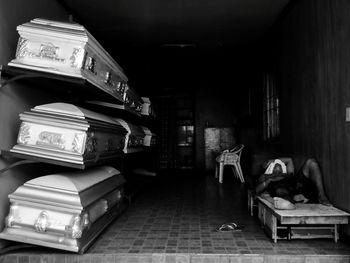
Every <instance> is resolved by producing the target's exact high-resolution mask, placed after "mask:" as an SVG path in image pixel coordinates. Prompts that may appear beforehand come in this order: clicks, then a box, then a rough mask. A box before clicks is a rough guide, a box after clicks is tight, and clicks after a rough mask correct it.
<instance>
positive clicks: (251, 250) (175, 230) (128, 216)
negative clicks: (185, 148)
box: [0, 174, 350, 262]
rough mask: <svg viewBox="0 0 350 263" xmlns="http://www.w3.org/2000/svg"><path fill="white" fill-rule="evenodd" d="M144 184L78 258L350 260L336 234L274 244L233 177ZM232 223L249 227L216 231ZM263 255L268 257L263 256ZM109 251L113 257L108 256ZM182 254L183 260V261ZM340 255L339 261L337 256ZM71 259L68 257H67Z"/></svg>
mask: <svg viewBox="0 0 350 263" xmlns="http://www.w3.org/2000/svg"><path fill="white" fill-rule="evenodd" d="M142 185H143V188H142V190H140V191H139V192H138V193H137V194H136V195H135V196H134V197H133V199H132V203H131V205H130V206H129V208H128V209H127V210H126V211H125V212H124V213H123V214H122V215H121V216H120V217H119V218H118V219H117V220H116V221H115V222H114V223H112V224H111V225H110V226H109V227H108V228H107V229H106V230H105V231H104V232H103V234H102V235H101V236H100V237H99V238H98V240H97V241H96V242H95V243H94V244H93V245H92V247H91V248H90V249H89V250H88V251H87V252H86V253H85V255H84V256H80V258H79V260H78V259H77V261H79V262H80V260H83V261H84V262H85V261H88V262H94V260H92V259H91V257H94V256H95V257H96V256H98V255H103V257H104V259H102V261H108V262H117V260H116V258H115V257H116V255H119V257H127V256H128V255H130V256H132V257H133V258H134V259H135V261H136V262H143V260H140V258H139V256H140V255H151V259H150V262H165V260H164V261H161V260H160V261H155V260H154V257H157V256H158V257H160V258H162V257H165V256H164V255H167V257H169V256H170V257H171V255H173V256H176V259H174V261H172V260H170V261H169V262H196V260H195V258H192V259H191V260H190V259H189V260H187V256H186V255H189V254H191V255H196V258H198V257H204V258H208V257H211V256H217V255H220V256H221V257H222V256H225V255H231V256H232V255H235V257H237V256H239V255H242V256H243V255H244V257H247V256H250V260H248V261H247V262H275V261H273V260H272V261H271V260H270V261H264V259H266V258H267V257H271V256H278V255H279V256H280V259H281V257H288V258H289V259H292V260H293V261H292V262H321V261H317V260H316V259H315V257H314V258H312V259H311V260H309V261H308V260H306V258H305V255H309V256H311V257H312V256H316V257H320V256H322V258H324V257H323V256H324V255H330V256H333V258H332V260H331V261H327V260H326V261H324V262H350V246H349V245H348V244H345V243H343V242H342V241H340V242H339V243H337V244H336V243H334V241H333V240H332V239H324V240H291V241H286V240H280V241H278V242H277V243H276V244H274V243H273V242H272V240H271V239H270V238H268V237H267V236H266V234H265V232H263V230H262V229H261V227H260V225H259V222H258V220H257V218H255V217H251V216H250V215H249V214H248V211H247V206H246V203H247V200H246V189H245V186H244V185H243V184H240V183H238V181H237V182H236V181H234V180H233V179H231V180H226V182H224V184H222V185H219V184H218V183H217V182H216V181H215V180H214V178H213V177H212V176H201V177H198V176H197V177H196V176H193V175H192V176H191V175H190V174H188V175H187V176H164V177H161V178H154V177H153V178H149V180H147V178H146V182H143V183H142ZM227 222H235V223H239V224H244V225H245V228H244V229H243V231H241V232H226V233H222V232H217V231H216V228H217V227H218V226H220V225H221V224H223V223H227ZM13 253H16V254H15V255H16V256H19V255H24V254H23V253H28V250H26V251H16V252H13ZM31 253H35V255H38V254H39V255H40V254H41V255H43V254H45V255H48V254H50V255H54V256H53V257H54V259H52V258H51V259H50V260H51V261H52V262H56V261H61V259H60V260H55V256H57V255H60V254H61V255H64V253H65V252H61V251H57V250H53V249H42V248H38V249H35V250H31ZM259 255H262V256H263V259H262V260H260V259H259ZM9 256H14V255H9ZM108 256H109V257H112V258H109V259H108ZM181 256H182V257H184V258H183V259H184V260H181ZM301 256H302V258H300V257H301ZM337 256H338V257H337ZM77 257H78V256H77ZM106 257H107V258H106ZM179 257H180V259H179ZM152 258H153V260H152ZM298 258H300V260H298ZM335 258H339V260H338V261H334V260H335ZM136 259H137V260H136ZM143 259H144V257H143ZM50 260H49V261H50ZM138 260H139V261H138ZM237 260H238V259H237ZM275 260H277V259H275ZM19 261H20V260H19V259H18V258H17V262H19ZM25 261H26V260H24V262H25ZM41 261H42V260H41ZM68 261H69V262H70V260H68V259H67V258H66V259H65V260H64V261H63V262H68ZM98 261H101V259H99V260H98ZM135 261H133V260H130V261H127V262H135ZM282 261H283V258H282ZM0 262H1V259H0ZM5 262H7V261H5ZM14 262H16V261H14ZM30 262H31V261H30ZM33 262H35V261H33ZM166 262H168V261H166ZM198 262H202V261H198ZM208 262H209V261H208ZM213 262H222V260H221V261H220V260H217V261H215V260H214V261H213ZM225 262H226V261H225ZM227 262H241V261H234V260H231V261H227ZM242 262H243V261H242ZM244 262H245V261H244ZM276 262H280V260H278V261H276ZM283 262H289V261H286V260H285V261H283Z"/></svg>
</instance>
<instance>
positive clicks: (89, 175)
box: [9, 166, 125, 210]
mask: <svg viewBox="0 0 350 263" xmlns="http://www.w3.org/2000/svg"><path fill="white" fill-rule="evenodd" d="M123 183H125V179H124V178H123V176H121V174H120V172H119V171H118V170H117V169H115V168H113V167H109V166H99V167H95V168H91V169H88V170H84V171H73V172H67V173H61V174H51V175H46V176H41V177H38V178H35V179H32V180H30V181H28V182H26V183H25V184H24V185H22V186H20V187H18V188H17V190H16V191H15V192H13V193H12V194H10V195H9V198H10V200H11V201H18V202H21V201H24V202H32V203H33V204H34V203H35V204H39V205H40V204H41V205H42V204H45V205H52V206H56V207H65V208H71V209H78V210H82V209H83V208H86V207H87V206H88V205H90V204H92V203H93V202H95V201H96V200H98V199H100V198H101V197H102V196H104V195H106V194H107V193H109V192H110V191H112V190H114V189H116V188H117V187H119V186H121V185H122V184H123Z"/></svg>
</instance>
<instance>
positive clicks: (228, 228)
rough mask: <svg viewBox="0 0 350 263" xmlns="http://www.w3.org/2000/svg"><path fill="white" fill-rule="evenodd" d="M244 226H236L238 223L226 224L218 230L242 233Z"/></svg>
mask: <svg viewBox="0 0 350 263" xmlns="http://www.w3.org/2000/svg"><path fill="white" fill-rule="evenodd" d="M243 228H244V225H240V224H236V223H233V222H231V223H225V224H222V225H221V226H220V227H218V228H217V229H216V231H217V232H237V231H238V232H239V231H242V229H243Z"/></svg>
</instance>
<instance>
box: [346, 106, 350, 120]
mask: <svg viewBox="0 0 350 263" xmlns="http://www.w3.org/2000/svg"><path fill="white" fill-rule="evenodd" d="M345 121H346V122H350V106H347V107H346V108H345Z"/></svg>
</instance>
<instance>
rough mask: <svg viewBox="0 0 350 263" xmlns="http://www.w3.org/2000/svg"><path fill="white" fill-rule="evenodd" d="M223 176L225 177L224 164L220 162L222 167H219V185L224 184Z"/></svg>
mask: <svg viewBox="0 0 350 263" xmlns="http://www.w3.org/2000/svg"><path fill="white" fill-rule="evenodd" d="M223 175H224V163H223V162H220V167H219V183H220V184H222V181H223Z"/></svg>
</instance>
